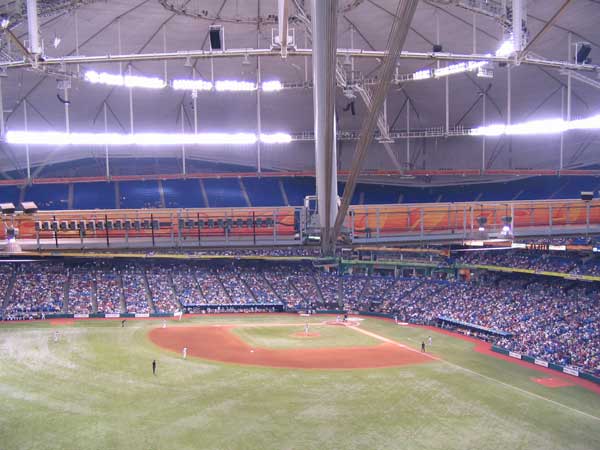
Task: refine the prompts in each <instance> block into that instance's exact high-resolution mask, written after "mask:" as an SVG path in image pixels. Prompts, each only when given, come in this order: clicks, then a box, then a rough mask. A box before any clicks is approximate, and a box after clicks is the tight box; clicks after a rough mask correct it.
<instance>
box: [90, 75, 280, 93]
mask: <svg viewBox="0 0 600 450" xmlns="http://www.w3.org/2000/svg"><path fill="white" fill-rule="evenodd" d="M84 80H85V81H88V82H90V83H94V84H105V85H108V86H123V87H130V88H147V89H164V88H166V87H168V86H169V85H168V84H167V83H166V82H165V81H164V80H162V79H161V78H157V77H144V76H136V75H119V74H112V73H107V72H96V71H94V70H89V71H87V72H86V73H85V75H84ZM170 86H171V87H172V88H173V89H174V90H176V91H195V92H200V91H217V92H253V91H256V90H258V88H259V87H258V85H257V84H256V83H254V82H252V81H238V80H218V81H216V82H214V83H212V82H211V81H206V80H192V79H175V80H172V81H171V83H170ZM260 89H261V90H262V91H264V92H279V91H281V90H282V89H283V83H282V82H281V81H279V80H270V81H264V82H263V83H262V84H261V85H260Z"/></svg>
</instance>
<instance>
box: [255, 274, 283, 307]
mask: <svg viewBox="0 0 600 450" xmlns="http://www.w3.org/2000/svg"><path fill="white" fill-rule="evenodd" d="M258 276H259V277H261V278H262V280H263V281H264V282H265V284H266V285H267V286H269V289H271V292H273V294H274V295H275V297H277V298H278V299H279V301H280V302H281V304H282V305H285V304H286V302H284V301H283V298H282V297H281V295H280V294H279V292H277V290H275V288H274V287H273V285H272V284H271V282H270V281H269V279H268V278H267V277H265V276H264V274H263V273H262V272H261V273H259V274H258Z"/></svg>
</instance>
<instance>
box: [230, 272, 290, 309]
mask: <svg viewBox="0 0 600 450" xmlns="http://www.w3.org/2000/svg"><path fill="white" fill-rule="evenodd" d="M233 271H236V270H235V268H233ZM236 272H237V274H238V276H239V278H240V279H241V280H242V282H243V283H244V284H245V286H247V288H248V289H249V290H250V292H251V293H252V297H253V298H254V300H255V301H256V302H257V303H259V304H267V303H280V299H279V297H278V296H277V294H276V293H275V291H273V289H272V288H271V286H269V283H268V282H267V280H266V279H265V277H264V276H263V274H262V271H261V270H260V268H259V267H258V266H256V265H254V264H244V265H243V266H242V267H240V270H237V271H236Z"/></svg>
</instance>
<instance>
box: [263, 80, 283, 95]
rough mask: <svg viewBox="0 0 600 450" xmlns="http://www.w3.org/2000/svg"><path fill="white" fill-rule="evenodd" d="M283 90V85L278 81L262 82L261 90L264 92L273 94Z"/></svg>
mask: <svg viewBox="0 0 600 450" xmlns="http://www.w3.org/2000/svg"><path fill="white" fill-rule="evenodd" d="M282 89H283V85H282V84H281V81H279V80H272V81H263V83H262V90H263V91H264V92H275V91H280V90H282Z"/></svg>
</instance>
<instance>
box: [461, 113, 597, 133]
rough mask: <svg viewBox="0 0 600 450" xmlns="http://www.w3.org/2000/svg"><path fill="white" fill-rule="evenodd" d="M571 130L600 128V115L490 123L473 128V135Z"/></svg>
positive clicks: (562, 131)
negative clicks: (510, 123)
mask: <svg viewBox="0 0 600 450" xmlns="http://www.w3.org/2000/svg"><path fill="white" fill-rule="evenodd" d="M569 130H600V115H597V116H592V117H588V118H586V119H578V120H572V121H570V122H567V121H565V120H562V119H543V120H533V121H531V122H523V123H519V124H515V125H499V124H496V125H488V126H485V127H479V128H474V129H473V130H471V134H472V135H473V136H502V135H510V136H519V135H547V134H560V133H564V132H565V131H569Z"/></svg>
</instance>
